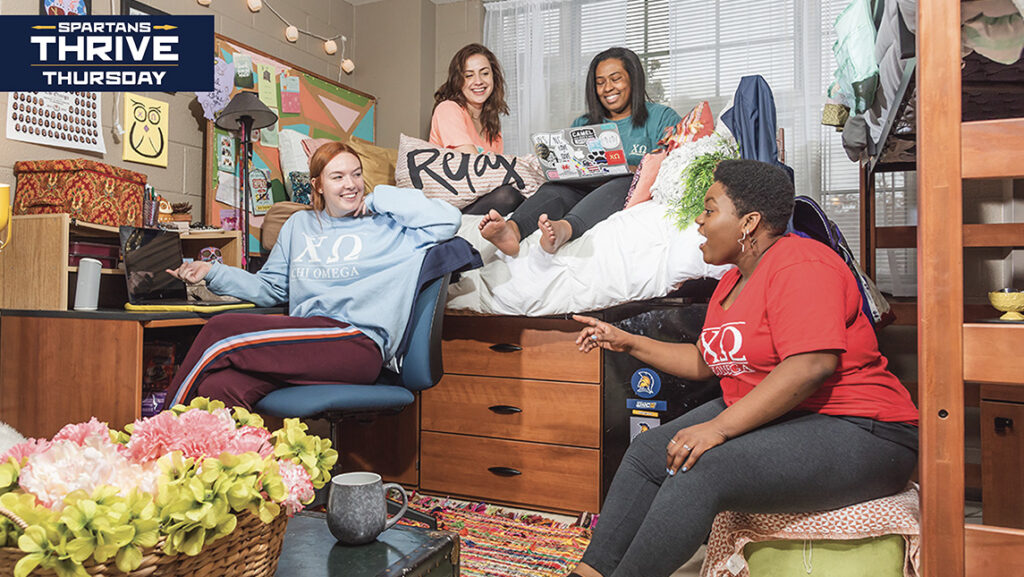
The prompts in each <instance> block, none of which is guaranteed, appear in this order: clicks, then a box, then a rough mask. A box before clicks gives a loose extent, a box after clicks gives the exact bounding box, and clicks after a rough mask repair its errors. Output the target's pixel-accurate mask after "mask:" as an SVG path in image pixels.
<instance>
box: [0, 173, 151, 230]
mask: <svg viewBox="0 0 1024 577" xmlns="http://www.w3.org/2000/svg"><path fill="white" fill-rule="evenodd" d="M14 174H15V176H16V177H17V179H18V183H17V188H16V189H15V194H14V214H49V213H58V212H66V213H68V214H70V215H71V218H73V219H77V220H81V221H84V222H92V223H95V224H105V225H108V226H119V225H122V224H126V225H131V226H141V225H142V188H143V187H144V186H145V184H146V175H144V174H141V173H138V172H133V171H131V170H126V169H123V168H118V167H116V166H110V165H108V164H103V163H102V162H96V161H93V160H85V159H83V158H74V159H70V160H33V161H21V162H16V163H14Z"/></svg>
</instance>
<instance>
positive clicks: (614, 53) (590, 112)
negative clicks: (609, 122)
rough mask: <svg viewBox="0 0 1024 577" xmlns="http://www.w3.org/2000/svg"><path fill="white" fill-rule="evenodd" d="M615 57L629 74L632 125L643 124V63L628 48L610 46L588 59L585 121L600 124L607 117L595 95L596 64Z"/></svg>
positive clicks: (644, 120) (644, 88)
mask: <svg viewBox="0 0 1024 577" xmlns="http://www.w3.org/2000/svg"><path fill="white" fill-rule="evenodd" d="M612 58H617V59H618V60H620V61H621V62H622V67H623V68H625V69H626V74H629V91H630V97H629V106H630V110H631V112H630V114H631V115H632V119H633V126H643V125H644V124H645V123H647V101H648V100H650V99H649V98H647V75H646V74H645V73H644V65H643V64H641V63H640V57H639V56H637V55H636V52H633V51H632V50H630V49H629V48H620V47H617V46H616V47H612V48H609V49H607V50H605V51H604V52H601V53H600V54H598V55H597V56H595V57H594V59H593V60H591V61H590V68H589V69H588V70H587V114H586V117H587V123H588V124H601V123H602V122H604V119H605V118H606V117H608V110H606V109H605V107H604V104H601V99H600V98H598V96H597V65H598V64H600V63H602V62H604V61H605V60H610V59H612Z"/></svg>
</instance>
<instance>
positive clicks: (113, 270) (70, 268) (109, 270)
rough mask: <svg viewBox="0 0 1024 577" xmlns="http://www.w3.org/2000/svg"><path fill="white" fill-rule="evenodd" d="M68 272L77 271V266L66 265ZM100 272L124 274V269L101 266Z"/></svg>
mask: <svg viewBox="0 0 1024 577" xmlns="http://www.w3.org/2000/svg"><path fill="white" fill-rule="evenodd" d="M68 272H78V267H77V266H68ZM100 274H119V275H121V276H124V269H120V268H101V269H100Z"/></svg>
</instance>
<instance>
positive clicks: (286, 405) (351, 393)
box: [254, 273, 451, 448]
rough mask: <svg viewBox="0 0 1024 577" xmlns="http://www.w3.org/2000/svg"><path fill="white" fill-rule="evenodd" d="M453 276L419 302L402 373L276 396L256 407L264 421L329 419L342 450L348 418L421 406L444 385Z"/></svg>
mask: <svg viewBox="0 0 1024 577" xmlns="http://www.w3.org/2000/svg"><path fill="white" fill-rule="evenodd" d="M450 279H451V274H450V273H447V274H444V275H442V276H440V277H438V278H436V279H434V280H432V281H430V282H428V283H427V284H426V285H425V286H424V287H423V288H422V289H421V290H420V293H419V295H418V296H417V298H416V303H415V305H414V308H413V312H412V316H411V317H410V318H409V325H408V327H406V332H407V333H408V334H407V335H406V337H405V338H403V341H402V344H401V345H400V346H399V350H398V354H397V355H396V358H398V359H399V360H400V368H399V371H398V372H397V373H395V372H393V371H390V370H388V369H384V370H383V371H381V376H380V377H378V381H377V382H376V383H374V384H371V385H353V384H345V383H339V384H334V385H301V386H294V387H285V388H282V389H277V390H276V391H273V392H271V393H270V394H268V395H267V396H265V397H263V398H262V399H260V401H259V402H258V403H256V405H255V407H254V409H255V410H256V412H257V413H260V414H263V415H273V416H275V417H282V418H283V417H299V418H304V419H308V418H312V419H326V420H327V421H328V422H329V423H330V426H331V442H332V443H333V444H334V446H335V448H339V447H340V445H339V443H338V439H337V436H336V433H337V424H338V423H339V422H340V421H341V420H342V419H343V418H347V417H356V416H359V417H366V416H370V415H375V414H381V413H387V412H398V411H400V410H402V409H404V408H405V407H406V406H407V405H409V404H411V403H412V402H413V400H415V395H414V394H413V392H414V391H422V390H424V389H429V388H430V387H432V386H434V385H435V384H437V382H438V381H440V380H441V375H442V374H443V369H442V366H441V323H442V321H443V320H444V304H445V300H446V297H447V296H448V291H447V288H448V281H449V280H450Z"/></svg>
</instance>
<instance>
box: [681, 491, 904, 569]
mask: <svg viewBox="0 0 1024 577" xmlns="http://www.w3.org/2000/svg"><path fill="white" fill-rule="evenodd" d="M919 518H920V509H919V503H918V493H917V487H916V486H911V487H908V488H907V489H906V490H904V491H903V492H901V493H897V494H896V495H892V496H889V497H883V498H881V499H875V500H873V501H867V502H864V503H857V504H855V505H850V506H849V507H844V508H842V509H836V510H834V511H820V512H815V513H784V514H773V515H768V514H749V513H736V512H733V511H723V512H722V513H719V514H718V516H717V517H715V523H714V526H713V527H712V529H711V535H710V537H709V538H708V548H707V556H706V557H705V559H704V565H703V566H702V567H701V576H702V577H791V576H793V575H809V576H811V577H822V576H828V577H901V576H904V577H915V576H916V575H917V567H918V555H919V547H920V543H919V541H920V537H919V535H920V526H919Z"/></svg>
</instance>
